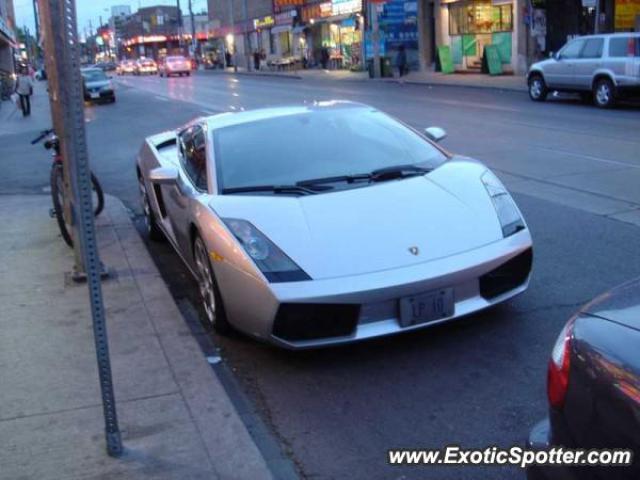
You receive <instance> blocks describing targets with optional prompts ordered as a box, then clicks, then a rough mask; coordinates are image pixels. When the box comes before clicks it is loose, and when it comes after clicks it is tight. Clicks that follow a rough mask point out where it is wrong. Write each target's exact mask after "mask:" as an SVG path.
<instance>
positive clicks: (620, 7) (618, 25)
mask: <svg viewBox="0 0 640 480" xmlns="http://www.w3.org/2000/svg"><path fill="white" fill-rule="evenodd" d="M638 16H640V0H616V9H615V19H614V24H615V29H616V30H633V29H634V28H635V26H636V18H637V17H638Z"/></svg>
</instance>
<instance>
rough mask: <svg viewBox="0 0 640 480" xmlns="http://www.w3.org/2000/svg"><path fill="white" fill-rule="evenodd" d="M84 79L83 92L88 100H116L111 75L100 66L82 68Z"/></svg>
mask: <svg viewBox="0 0 640 480" xmlns="http://www.w3.org/2000/svg"><path fill="white" fill-rule="evenodd" d="M80 72H81V74H82V80H83V84H82V86H83V88H82V91H83V94H84V99H85V101H88V102H103V101H105V102H109V103H113V102H115V101H116V94H115V92H114V89H113V82H112V81H111V77H108V76H107V75H106V74H105V73H104V71H103V70H101V69H100V68H83V69H81V70H80Z"/></svg>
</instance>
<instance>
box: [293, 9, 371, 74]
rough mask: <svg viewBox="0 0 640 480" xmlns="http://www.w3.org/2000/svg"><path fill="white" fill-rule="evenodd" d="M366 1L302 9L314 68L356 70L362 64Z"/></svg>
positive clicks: (307, 46)
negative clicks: (364, 2) (364, 7)
mask: <svg viewBox="0 0 640 480" xmlns="http://www.w3.org/2000/svg"><path fill="white" fill-rule="evenodd" d="M362 18H363V17H362V0H333V1H332V2H323V3H318V4H313V5H308V6H306V7H304V8H303V9H302V21H303V22H304V23H305V24H306V25H307V29H306V38H305V39H304V40H302V41H300V42H299V43H303V44H305V46H306V49H307V51H308V60H309V64H310V65H319V66H322V67H323V68H329V69H340V68H353V67H355V66H357V65H360V64H361V63H362Z"/></svg>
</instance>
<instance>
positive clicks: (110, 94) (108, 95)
mask: <svg viewBox="0 0 640 480" xmlns="http://www.w3.org/2000/svg"><path fill="white" fill-rule="evenodd" d="M92 93H93V95H92ZM96 94H97V95H98V96H97V97H96V96H95V95H96ZM114 97H115V93H114V91H113V90H100V91H98V92H91V91H87V92H84V99H85V100H86V101H87V102H99V101H101V100H112V99H113V98H114Z"/></svg>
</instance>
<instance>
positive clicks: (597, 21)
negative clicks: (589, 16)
mask: <svg viewBox="0 0 640 480" xmlns="http://www.w3.org/2000/svg"><path fill="white" fill-rule="evenodd" d="M593 33H600V0H596V19H595V22H593Z"/></svg>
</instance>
